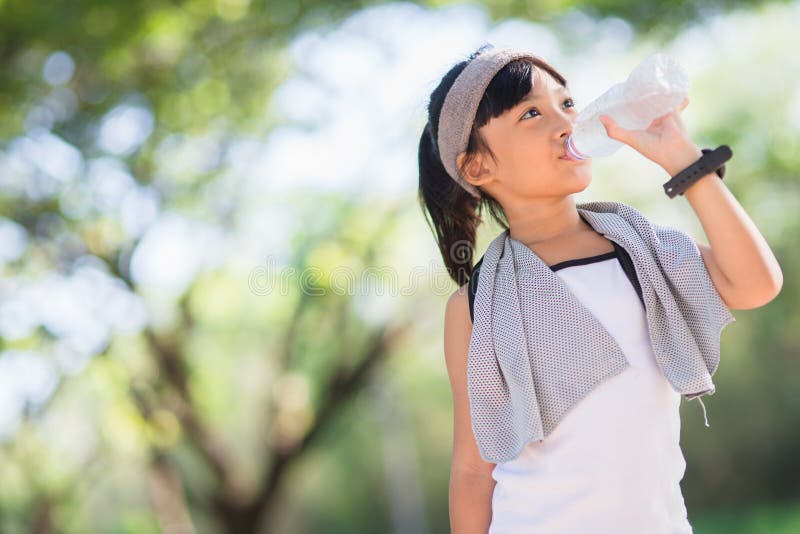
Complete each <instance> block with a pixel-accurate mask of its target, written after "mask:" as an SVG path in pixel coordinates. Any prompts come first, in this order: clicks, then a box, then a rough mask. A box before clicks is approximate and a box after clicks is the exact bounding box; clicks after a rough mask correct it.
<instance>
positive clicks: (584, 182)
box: [467, 68, 591, 203]
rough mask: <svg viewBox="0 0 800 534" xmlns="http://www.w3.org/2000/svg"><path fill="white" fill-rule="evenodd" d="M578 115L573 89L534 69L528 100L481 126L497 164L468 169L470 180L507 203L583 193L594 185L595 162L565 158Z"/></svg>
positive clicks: (479, 162) (482, 160) (481, 162)
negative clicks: (513, 200)
mask: <svg viewBox="0 0 800 534" xmlns="http://www.w3.org/2000/svg"><path fill="white" fill-rule="evenodd" d="M577 115H578V111H577V110H576V109H575V104H574V102H573V100H572V98H571V95H570V92H569V90H568V89H566V88H565V87H564V86H562V85H561V84H559V83H558V81H556V80H555V78H553V77H552V76H550V74H548V73H547V72H546V71H544V70H542V69H538V68H536V69H534V71H533V88H532V89H531V92H530V93H529V94H528V96H527V97H526V98H525V99H524V100H523V101H522V102H520V103H519V104H517V105H516V106H515V107H513V108H512V109H510V110H508V111H506V112H505V113H504V114H503V115H501V116H499V117H495V118H493V119H491V120H490V121H489V122H488V123H487V124H485V125H484V126H483V127H482V128H481V133H482V135H483V137H484V139H485V140H486V142H487V143H488V145H489V147H490V148H491V149H492V152H494V154H495V157H496V161H494V160H493V159H492V158H491V157H490V156H488V155H481V157H479V158H477V159H476V160H475V161H473V163H472V164H471V165H469V166H468V167H467V175H468V178H469V177H472V178H474V181H473V180H470V181H472V182H473V183H474V184H476V185H480V186H482V187H483V189H485V190H486V191H487V192H488V193H489V194H491V195H492V196H493V197H494V198H496V199H497V200H498V201H500V202H501V203H502V200H503V199H504V198H505V199H509V198H514V197H516V198H518V199H522V198H528V199H530V198H543V197H553V198H563V197H565V196H567V195H570V194H572V193H576V192H579V191H583V190H584V189H586V187H587V186H588V185H589V183H590V182H591V159H586V160H583V161H579V162H575V161H572V160H565V159H559V158H560V156H561V155H562V154H564V151H565V149H566V144H565V143H566V140H567V136H568V135H569V134H570V133H571V132H572V126H573V122H574V121H575V118H576V117H577Z"/></svg>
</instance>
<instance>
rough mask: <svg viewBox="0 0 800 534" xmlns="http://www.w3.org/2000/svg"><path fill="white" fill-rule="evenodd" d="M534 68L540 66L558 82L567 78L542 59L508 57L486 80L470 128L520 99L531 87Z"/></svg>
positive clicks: (480, 124) (562, 83) (498, 113)
mask: <svg viewBox="0 0 800 534" xmlns="http://www.w3.org/2000/svg"><path fill="white" fill-rule="evenodd" d="M535 69H541V70H542V71H543V72H546V73H547V74H549V75H550V76H552V77H553V78H554V79H555V80H557V81H558V83H560V84H561V85H563V86H565V87H566V86H567V80H566V79H565V78H564V77H563V76H561V74H560V73H559V72H558V71H556V70H555V69H554V68H553V67H552V66H550V65H549V64H548V63H546V62H545V61H544V60H541V59H540V60H534V59H533V58H520V59H516V60H514V61H510V62H509V63H508V64H507V65H505V66H504V67H503V68H502V69H500V71H499V72H498V73H497V74H496V75H495V76H494V78H493V79H492V81H491V82H489V86H488V87H487V88H486V92H485V93H484V95H483V99H481V102H480V104H479V105H478V110H477V112H476V113H475V122H474V124H473V128H480V127H481V126H484V125H485V124H486V123H488V122H489V121H490V120H491V119H493V118H496V117H499V116H500V115H502V114H503V113H505V112H506V111H508V110H510V109H513V108H514V107H515V106H516V105H517V104H519V103H520V102H522V100H523V99H524V98H525V97H526V96H527V95H528V93H530V92H531V89H532V88H533V81H532V80H533V72H534V70H535Z"/></svg>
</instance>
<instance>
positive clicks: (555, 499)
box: [419, 45, 782, 534]
mask: <svg viewBox="0 0 800 534" xmlns="http://www.w3.org/2000/svg"><path fill="white" fill-rule="evenodd" d="M687 104H688V100H687V101H685V102H684V103H683V105H682V106H681V107H679V108H678V109H677V110H675V111H673V112H671V113H669V114H667V115H664V116H663V117H660V118H658V119H656V120H654V121H653V123H652V124H651V125H650V126H649V127H648V129H647V130H643V131H628V130H625V129H623V128H621V127H619V126H618V125H617V124H616V123H615V122H614V121H613V120H612V119H610V118H608V117H604V118H602V121H603V124H604V126H605V128H606V131H607V133H608V135H609V136H610V137H612V138H614V139H618V140H620V141H622V142H625V143H627V144H629V145H630V146H632V147H633V148H634V149H636V150H637V151H639V152H640V153H641V154H643V155H644V156H645V157H647V158H648V159H651V160H652V161H654V162H656V163H658V164H660V165H661V166H662V167H663V168H664V169H665V171H666V172H667V173H668V174H669V175H670V176H676V175H678V174H679V173H680V172H681V171H682V170H684V169H689V170H691V169H693V168H694V167H691V165H692V164H693V163H694V162H696V161H697V160H698V158H701V156H704V154H705V152H706V150H705V149H704V150H703V151H701V150H700V149H698V148H697V147H696V146H695V145H694V144H693V143H692V142H691V141H690V140H689V138H688V135H687V133H686V130H685V128H684V127H683V124H682V122H681V119H680V114H679V112H680V111H681V110H683V109H684V108H685V106H686V105H687ZM576 116H577V111H576V109H575V102H574V101H573V100H572V98H571V96H570V91H569V87H568V85H567V82H566V80H565V79H564V77H563V76H562V75H560V74H559V73H558V71H556V69H555V68H553V67H552V66H551V65H549V64H548V63H547V62H545V61H544V60H543V59H541V58H539V57H537V56H535V55H533V54H530V53H527V52H525V51H520V50H514V49H494V48H493V47H491V45H489V46H488V47H486V46H484V47H481V48H480V49H478V50H477V51H476V52H475V53H473V54H472V55H471V56H470V57H469V58H468V59H467V60H466V61H462V62H460V63H458V64H456V65H455V66H454V67H453V68H452V69H451V70H450V71H449V72H448V73H447V74H445V76H444V77H443V79H442V80H441V82H440V84H439V86H438V87H437V88H436V89H435V90H434V91H433V93H432V95H431V98H430V102H429V104H428V123H427V124H426V126H425V129H424V131H423V133H422V136H421V139H420V144H419V169H420V185H419V195H420V202H421V204H422V206H423V210H424V211H425V215H426V219H428V223H429V224H430V225H431V228H432V229H433V231H434V233H435V237H436V240H437V243H438V246H439V249H440V252H441V254H442V257H443V259H444V263H445V266H446V268H447V270H448V272H449V273H450V275H451V277H452V278H453V280H455V281H456V283H457V284H458V285H459V286H460V287H459V289H458V290H457V291H456V292H454V293H453V295H452V296H451V297H450V299H449V300H448V302H447V307H446V312H445V336H444V337H445V360H446V365H447V370H448V374H449V377H450V382H451V387H452V393H453V403H454V443H453V456H452V464H451V477H450V502H449V506H450V522H451V527H452V531H453V532H455V533H456V534H464V533H467V532H480V533H486V532H487V531H488V532H489V533H490V534H504V533H515V534H518V533H526V532H536V533H549V532H553V533H556V532H557V533H561V534H564V533H571V532H576V533H577V532H615V533H620V532H648V533H661V532H664V533H667V532H669V533H676V532H680V533H684V532H691V531H692V530H691V526H690V524H689V522H688V520H687V514H686V508H685V506H684V502H683V497H682V494H681V490H680V485H679V484H680V480H681V479H682V477H683V473H684V468H685V462H684V458H683V455H682V453H681V449H680V445H679V437H680V420H679V412H678V408H679V402H680V395H681V394H684V395H686V397H687V399H692V398H698V399H699V396H701V395H704V394H712V393H713V392H714V388H713V383H712V382H711V379H710V378H711V376H710V375H711V374H713V372H714V371H715V369H716V364H717V361H718V359H717V358H718V349H719V344H718V343H719V333H720V332H721V329H722V328H723V327H724V326H725V325H726V324H728V323H730V322H733V321H734V320H735V319H734V318H733V316H732V315H731V314H730V312H729V311H728V310H729V309H748V308H754V307H757V306H761V305H763V304H765V303H766V302H768V301H770V300H771V299H772V298H774V297H775V296H776V295H777V293H778V292H779V291H780V287H781V284H782V274H781V271H780V268H779V266H778V264H777V261H776V260H775V258H774V256H773V255H772V253H771V251H770V249H769V247H768V246H767V244H766V242H765V241H764V239H763V237H761V235H760V234H759V233H758V231H757V230H756V229H755V226H754V225H753V224H752V221H750V220H749V219H748V218H747V216H746V214H744V210H743V209H742V208H741V206H739V205H738V203H736V201H735V199H733V197H732V195H730V193H729V192H728V191H727V189H725V188H724V186H722V182H721V180H720V179H719V178H717V176H719V177H722V175H723V172H724V168H719V165H717V166H715V168H714V169H712V171H713V170H715V169H718V170H717V172H716V174H715V173H713V172H707V173H706V172H703V173H701V179H698V178H697V177H695V178H693V180H694V181H691V180H689V182H691V183H689V184H688V186H687V185H686V184H684V185H683V190H684V191H685V192H686V193H687V194H686V197H687V199H689V201H690V202H691V203H692V206H693V208H695V211H696V212H697V213H698V216H699V217H700V218H701V221H702V223H703V227H704V229H705V230H706V233H707V234H708V235H709V237H710V241H711V242H712V244H714V245H715V248H714V250H715V251H716V250H720V251H721V252H724V254H725V256H724V257H719V258H717V257H716V256H715V255H712V253H711V248H710V247H708V246H706V245H703V244H701V243H699V242H695V241H693V240H692V239H690V238H689V236H688V235H686V234H684V233H683V232H680V231H679V230H676V229H671V228H668V227H661V226H658V225H654V224H652V223H650V222H649V221H647V219H646V218H644V217H643V216H642V215H641V214H640V213H639V212H638V211H636V210H635V209H633V208H631V207H629V206H626V205H624V204H622V203H612V202H595V203H585V204H579V205H576V204H575V201H574V199H573V196H572V195H573V194H574V193H577V192H580V191H583V190H584V189H585V188H586V187H587V186H588V185H589V182H590V180H591V160H583V161H574V160H572V159H571V158H569V156H568V155H567V152H566V147H565V141H566V139H567V136H568V135H569V134H570V132H571V129H572V125H573V122H574V120H575V117H576ZM725 148H727V147H725ZM715 152H717V151H715ZM665 190H666V188H665ZM681 194H683V192H681ZM484 208H486V209H488V210H489V212H490V213H491V215H492V217H493V218H494V220H495V221H496V222H497V223H498V224H500V226H502V227H503V228H504V229H505V231H504V232H503V233H502V234H500V235H499V236H498V237H497V238H496V239H495V240H494V241H493V242H492V244H491V245H490V247H489V248H488V249H487V252H486V254H485V255H484V257H483V258H482V259H481V261H479V262H478V265H476V266H475V268H473V267H472V251H473V249H474V246H475V237H476V231H477V226H478V224H479V223H480V222H481V221H482V220H483V219H482V218H481V217H480V212H481V210H482V209H484ZM701 254H702V256H701ZM484 260H485V261H484ZM481 264H482V265H481ZM478 268H480V273H481V274H480V276H478V272H479V271H478ZM525 271H527V272H528V273H527V274H526V272H525ZM530 273H533V275H530ZM509 275H510V276H509ZM745 275H747V277H745ZM468 282H469V284H468ZM712 282H713V284H712ZM468 285H469V286H471V287H468ZM468 289H471V290H472V293H471V295H472V297H473V298H474V299H475V300H474V307H475V308H474V310H471V306H472V305H473V302H472V301H471V300H470V298H469V294H468V293H469V291H468ZM471 312H474V324H473V314H472V313H471ZM704 414H705V407H704Z"/></svg>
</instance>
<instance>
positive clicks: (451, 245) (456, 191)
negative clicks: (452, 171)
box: [419, 123, 484, 286]
mask: <svg viewBox="0 0 800 534" xmlns="http://www.w3.org/2000/svg"><path fill="white" fill-rule="evenodd" d="M481 194H482V195H483V194H484V193H483V192H482V191H481ZM419 202H420V204H421V206H422V208H423V213H425V218H426V220H427V222H428V226H429V227H430V228H431V229H432V230H433V232H434V234H435V238H436V241H437V244H438V245H439V252H440V253H441V255H442V259H443V260H444V265H445V267H446V268H447V272H448V273H449V275H450V277H451V278H452V279H453V280H455V282H456V283H457V284H458V285H459V286H461V285H464V284H466V283H467V282H468V281H469V278H470V276H471V275H472V265H473V263H472V256H473V254H474V250H475V241H476V235H477V229H478V224H479V223H480V222H481V219H480V217H479V215H478V211H477V207H478V205H479V203H480V200H479V199H477V198H475V197H473V196H472V195H470V194H469V193H468V192H467V191H466V190H465V189H464V188H463V187H461V186H460V185H459V184H458V183H457V182H456V181H455V180H453V179H452V178H451V177H450V175H449V174H447V171H446V170H445V168H444V165H442V160H441V159H440V158H439V151H438V150H437V148H436V141H435V137H434V136H433V135H431V125H430V123H428V124H426V125H425V128H424V129H423V130H422V136H421V137H420V140H419ZM426 210H427V211H426Z"/></svg>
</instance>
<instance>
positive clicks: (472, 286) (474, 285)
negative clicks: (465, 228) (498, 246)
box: [467, 256, 483, 321]
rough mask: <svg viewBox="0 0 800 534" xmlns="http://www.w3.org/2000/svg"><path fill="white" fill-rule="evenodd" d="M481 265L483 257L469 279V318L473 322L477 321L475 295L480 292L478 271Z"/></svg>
mask: <svg viewBox="0 0 800 534" xmlns="http://www.w3.org/2000/svg"><path fill="white" fill-rule="evenodd" d="M481 263H483V256H481V259H479V260H478V263H476V264H475V267H473V268H472V275H471V276H470V278H469V286H468V291H467V294H468V295H469V318H470V319H472V320H473V321H474V320H475V312H474V311H473V309H474V307H475V293H476V292H477V291H478V274H479V273H478V271H479V270H480V268H481Z"/></svg>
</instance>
